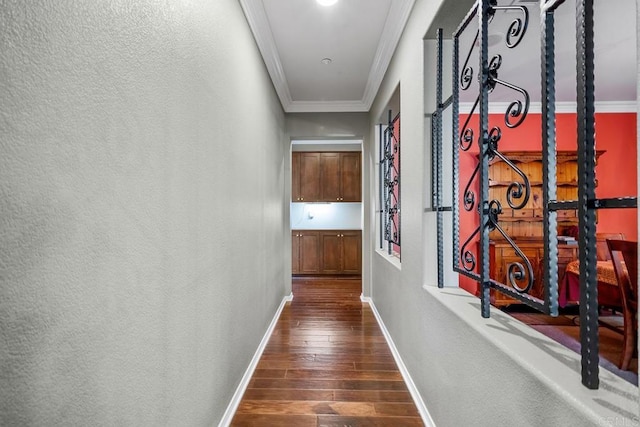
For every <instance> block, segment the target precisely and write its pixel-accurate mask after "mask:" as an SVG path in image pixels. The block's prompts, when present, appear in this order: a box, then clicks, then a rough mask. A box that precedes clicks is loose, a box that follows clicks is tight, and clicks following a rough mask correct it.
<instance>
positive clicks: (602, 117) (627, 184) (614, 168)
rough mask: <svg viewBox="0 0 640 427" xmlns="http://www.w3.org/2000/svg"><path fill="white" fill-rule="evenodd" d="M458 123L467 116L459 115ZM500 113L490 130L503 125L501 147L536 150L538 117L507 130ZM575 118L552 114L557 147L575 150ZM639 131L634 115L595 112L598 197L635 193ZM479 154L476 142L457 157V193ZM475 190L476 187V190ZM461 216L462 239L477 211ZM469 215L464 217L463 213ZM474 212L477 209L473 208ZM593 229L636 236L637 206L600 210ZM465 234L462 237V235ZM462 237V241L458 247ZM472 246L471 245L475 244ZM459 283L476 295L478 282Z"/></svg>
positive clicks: (539, 130) (473, 226) (539, 132)
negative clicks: (554, 116)
mask: <svg viewBox="0 0 640 427" xmlns="http://www.w3.org/2000/svg"><path fill="white" fill-rule="evenodd" d="M460 119H461V124H460V125H461V126H462V124H463V123H464V122H463V120H466V117H464V116H461V117H460ZM503 120H504V118H503V115H501V114H491V115H490V116H489V129H491V127H492V126H493V125H499V126H501V128H502V129H503V133H502V139H501V140H500V143H499V147H500V149H501V150H504V151H508V150H514V151H527V150H531V151H540V150H541V146H542V143H541V141H542V123H541V120H542V116H541V115H540V114H530V115H529V117H527V119H526V120H525V121H524V122H523V123H522V125H520V126H519V127H518V128H516V129H505V126H504V122H503ZM477 123H478V118H477V115H476V116H475V117H473V118H472V121H471V126H472V128H473V129H474V130H475V129H477ZM576 123H577V116H576V114H575V113H566V114H557V115H556V135H557V149H558V150H576V149H577V130H576V128H577V124H576ZM636 140H637V130H636V114H635V113H596V149H597V150H604V151H605V153H604V154H603V155H602V156H601V157H600V158H599V159H598V164H597V166H596V178H597V179H598V188H597V189H596V196H597V197H598V198H609V197H622V196H635V195H637V194H638V188H637V162H636V159H637V143H636ZM477 153H478V149H477V142H475V143H474V147H472V148H471V149H470V150H469V153H462V154H461V156H460V174H461V179H460V194H461V196H462V195H463V191H464V185H466V181H467V178H468V177H469V176H470V174H471V172H472V171H473V168H474V167H475V156H476V155H477ZM476 190H477V188H476ZM460 209H461V211H460V212H461V218H460V238H461V239H464V238H466V237H468V236H469V235H470V234H471V233H472V232H473V230H475V229H476V227H477V226H478V222H477V215H471V214H470V213H467V212H466V211H464V209H463V208H462V206H460ZM465 214H467V215H465ZM474 214H475V212H474ZM597 232H599V233H614V232H615V233H618V232H622V233H624V235H625V238H627V239H629V240H637V236H638V222H637V212H636V209H603V210H601V211H599V212H598V225H597ZM463 236H466V237H463ZM463 243H464V241H461V242H460V245H461V246H462V244H463ZM474 250H475V246H474ZM460 287H462V288H464V289H466V290H467V291H469V292H472V293H476V290H477V283H476V282H475V281H473V280H471V279H469V278H467V277H463V276H460Z"/></svg>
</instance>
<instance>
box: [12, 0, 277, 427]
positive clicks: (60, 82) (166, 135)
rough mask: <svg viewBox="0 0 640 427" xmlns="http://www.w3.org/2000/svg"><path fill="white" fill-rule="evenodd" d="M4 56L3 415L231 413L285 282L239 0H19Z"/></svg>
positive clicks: (37, 419)
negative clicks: (231, 403) (231, 404)
mask: <svg viewBox="0 0 640 427" xmlns="http://www.w3.org/2000/svg"><path fill="white" fill-rule="evenodd" d="M0 51H1V52H2V54H1V55H0V93H1V94H2V96H1V98H0V134H1V135H2V137H1V138H0V151H1V152H2V155H1V156H0V218H1V219H0V241H1V242H2V243H1V245H0V425H7V426H9V425H11V426H14V425H47V426H49V425H65V426H69V425H96V426H98V425H130V426H143V425H148V426H150V425H180V426H201V425H213V424H215V423H217V422H218V420H219V419H220V417H221V416H222V414H223V412H224V410H225V409H226V406H227V404H228V403H229V400H230V398H231V396H232V394H233V392H234V391H235V388H236V386H237V385H238V383H239V381H240V378H241V376H242V374H243V373H244V370H245V369H246V367H247V366H248V363H249V361H250V359H251V357H252V355H253V353H254V351H255V350H256V348H257V346H258V344H259V342H260V339H261V337H262V335H263V334H264V332H265V330H266V328H267V326H268V324H269V321H270V320H271V318H272V316H273V315H274V313H275V310H276V308H277V306H278V304H279V302H280V301H281V299H282V297H283V296H284V294H285V279H284V278H285V273H284V271H285V270H284V267H283V258H284V257H283V247H284V243H283V235H284V234H283V233H284V230H285V218H284V202H283V188H284V158H285V157H284V147H285V144H284V143H283V141H284V129H285V124H284V113H283V112H282V109H281V107H280V103H279V102H278V99H277V97H276V95H275V93H274V91H273V88H272V85H271V82H270V80H269V77H268V74H267V73H266V70H265V68H264V65H263V63H262V60H261V57H260V55H259V52H258V50H257V48H256V46H255V43H254V41H253V38H252V36H251V32H250V30H249V28H248V25H247V23H246V21H245V18H244V15H243V14H242V10H241V8H240V5H239V3H238V2H237V1H236V0H215V1H211V0H193V1H189V2H173V1H170V2H159V1H152V0H110V1H73V0H56V1H45V0H38V1H36V0H33V1H22V0H15V1H12V0H0ZM287 227H288V224H287Z"/></svg>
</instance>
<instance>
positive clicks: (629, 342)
mask: <svg viewBox="0 0 640 427" xmlns="http://www.w3.org/2000/svg"><path fill="white" fill-rule="evenodd" d="M607 246H608V248H609V253H610V254H611V260H612V262H613V270H614V272H615V274H616V279H617V280H618V286H619V287H620V294H621V296H622V319H623V322H624V336H623V341H622V357H621V359H620V365H619V367H620V369H623V370H627V369H628V368H629V363H630V362H631V358H632V357H633V355H634V351H635V350H636V346H637V344H636V340H637V336H638V243H637V242H632V241H629V240H607ZM623 262H624V264H623Z"/></svg>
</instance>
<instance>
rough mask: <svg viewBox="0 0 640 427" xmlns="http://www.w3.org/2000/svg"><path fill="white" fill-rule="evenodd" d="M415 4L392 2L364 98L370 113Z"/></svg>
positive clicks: (410, 0)
mask: <svg viewBox="0 0 640 427" xmlns="http://www.w3.org/2000/svg"><path fill="white" fill-rule="evenodd" d="M414 3H415V0H392V2H391V8H390V10H389V15H388V16H387V21H386V22H385V24H384V28H383V29H382V34H381V36H380V43H379V44H378V50H377V51H376V55H375V57H374V59H373V64H372V66H371V70H370V71H369V78H368V79H367V85H366V86H365V89H364V95H363V97H362V103H363V104H364V105H366V106H367V108H366V111H369V109H370V108H371V105H372V104H373V100H374V99H375V97H376V94H377V93H378V89H379V88H380V84H381V83H382V79H383V78H384V75H385V73H386V72H387V68H388V67H389V63H390V62H391V58H392V57H393V53H394V52H395V51H396V47H397V46H398V42H399V41H400V37H401V36H402V32H403V31H404V27H405V25H406V24H407V20H408V19H409V15H410V14H411V9H412V8H413V4H414Z"/></svg>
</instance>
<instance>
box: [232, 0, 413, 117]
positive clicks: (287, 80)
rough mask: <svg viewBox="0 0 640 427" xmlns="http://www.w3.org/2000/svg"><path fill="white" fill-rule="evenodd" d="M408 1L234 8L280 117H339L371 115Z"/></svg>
mask: <svg viewBox="0 0 640 427" xmlns="http://www.w3.org/2000/svg"><path fill="white" fill-rule="evenodd" d="M414 1H415V0H340V1H338V2H337V3H336V4H335V5H333V6H329V7H325V6H321V5H319V4H318V3H317V2H316V1H315V0H240V3H241V4H242V7H243V9H244V12H245V15H246V17H247V21H248V22H249V25H250V26H251V30H252V31H253V35H254V37H255V39H256V42H257V44H258V47H259V48H260V52H261V53H262V57H263V58H264V61H265V64H266V66H267V69H268V70H269V74H270V75H271V80H272V81H273V84H274V86H275V88H276V91H277V93H278V96H279V97H280V101H281V102H282V106H283V108H284V110H285V111H286V112H329V111H335V112H345V111H368V110H369V108H370V107H371V104H372V102H373V98H374V97H375V95H376V93H377V91H378V88H379V86H380V82H382V78H383V77H384V73H385V72H386V70H387V67H388V65H389V62H390V61H391V56H392V55H393V52H394V50H395V48H396V45H397V43H398V40H399V39H400V35H401V34H402V30H403V29H404V26H405V24H406V21H407V18H408V17H409V12H410V11H411V8H412V6H413V3H414ZM323 58H331V60H332V62H331V63H330V64H328V65H325V64H323V63H322V62H321V61H322V59H323Z"/></svg>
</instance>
